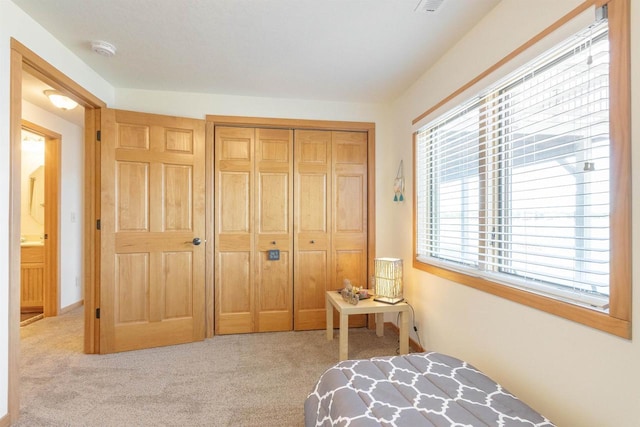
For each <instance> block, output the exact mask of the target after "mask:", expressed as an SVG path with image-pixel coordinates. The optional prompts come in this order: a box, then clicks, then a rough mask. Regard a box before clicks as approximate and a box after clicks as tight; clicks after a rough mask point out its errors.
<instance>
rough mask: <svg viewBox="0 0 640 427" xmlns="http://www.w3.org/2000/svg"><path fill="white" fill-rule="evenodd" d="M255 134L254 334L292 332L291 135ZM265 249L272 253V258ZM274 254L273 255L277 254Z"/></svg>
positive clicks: (270, 131) (286, 132) (285, 131)
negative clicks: (255, 321)
mask: <svg viewBox="0 0 640 427" xmlns="http://www.w3.org/2000/svg"><path fill="white" fill-rule="evenodd" d="M255 132H256V149H255V152H256V155H255V157H256V159H255V167H256V172H255V175H256V185H255V188H256V197H257V199H256V207H257V211H256V216H255V230H256V246H255V248H254V251H255V257H256V264H255V268H256V272H255V287H256V316H257V325H256V326H257V327H256V331H258V332H266V331H290V330H291V329H292V328H293V264H292V251H293V235H292V234H293V193H292V192H293V131H291V130H289V129H256V130H255ZM269 251H272V252H271V254H272V258H271V259H270V257H269V254H270V252H269ZM273 251H277V255H276V253H274V252H273ZM275 258H277V259H275Z"/></svg>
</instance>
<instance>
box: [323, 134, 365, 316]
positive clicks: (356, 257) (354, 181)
mask: <svg viewBox="0 0 640 427" xmlns="http://www.w3.org/2000/svg"><path fill="white" fill-rule="evenodd" d="M331 151H332V182H333V190H332V199H333V203H332V207H333V210H332V215H331V216H332V221H331V223H332V225H333V227H332V236H331V241H332V260H333V263H332V267H331V280H332V282H333V283H337V284H341V283H342V281H343V280H344V279H349V280H350V281H351V283H352V284H353V285H354V286H360V287H367V288H368V287H369V286H368V280H367V235H368V232H367V134H366V133H364V132H333V134H332V150H331ZM365 324H366V318H365V316H364V315H363V316H349V326H352V327H354V326H364V325H365Z"/></svg>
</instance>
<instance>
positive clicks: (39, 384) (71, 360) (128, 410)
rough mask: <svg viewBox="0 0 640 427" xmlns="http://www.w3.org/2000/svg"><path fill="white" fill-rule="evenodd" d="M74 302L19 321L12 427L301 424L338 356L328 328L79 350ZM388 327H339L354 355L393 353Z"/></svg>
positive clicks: (392, 335) (393, 341) (80, 325)
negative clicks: (310, 397)
mask: <svg viewBox="0 0 640 427" xmlns="http://www.w3.org/2000/svg"><path fill="white" fill-rule="evenodd" d="M82 334H83V311H82V307H80V308H78V309H76V310H73V311H71V312H69V313H66V314H63V315H61V316H58V317H49V318H45V319H42V320H40V321H38V322H35V323H32V324H30V325H28V326H25V327H22V328H20V335H21V341H20V345H21V356H20V409H21V410H20V417H19V419H18V421H17V423H15V424H14V426H301V425H303V421H304V400H305V398H306V396H307V394H308V393H309V392H310V391H311V389H312V388H313V386H314V384H315V382H316V380H317V379H318V378H319V377H320V375H321V374H322V373H323V372H324V371H325V370H326V369H327V368H329V367H330V366H332V365H333V364H335V363H336V362H337V360H338V337H337V331H336V336H335V338H334V339H333V341H327V340H326V338H325V331H324V330H322V331H305V332H275V333H260V334H243V335H219V336H215V337H214V338H211V339H207V340H205V341H202V342H197V343H192V344H183V345H176V346H171V347H161V348H154V349H148V350H139V351H132V352H126V353H117V354H109V355H87V354H83V353H82V348H83V347H82V346H83V336H82ZM397 347H398V336H397V334H396V333H395V332H394V331H393V330H390V329H387V330H386V331H385V336H384V337H381V338H378V337H376V334H375V330H368V329H365V328H358V329H350V330H349V356H350V357H351V358H354V359H360V358H368V357H372V356H386V355H394V354H396V352H397Z"/></svg>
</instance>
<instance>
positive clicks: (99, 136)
mask: <svg viewBox="0 0 640 427" xmlns="http://www.w3.org/2000/svg"><path fill="white" fill-rule="evenodd" d="M96 140H97V141H98V142H100V141H102V132H101V131H97V132H96Z"/></svg>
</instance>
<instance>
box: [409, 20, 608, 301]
mask: <svg viewBox="0 0 640 427" xmlns="http://www.w3.org/2000/svg"><path fill="white" fill-rule="evenodd" d="M607 31H608V26H607V22H606V20H601V21H599V22H597V23H594V24H593V25H591V26H590V27H589V28H587V29H585V30H584V31H582V32H581V33H580V34H577V35H576V36H574V37H572V38H571V39H570V40H567V41H566V42H565V43H562V44H561V45H559V46H556V47H555V48H554V49H552V50H551V51H549V52H547V53H545V54H544V55H542V56H540V57H539V58H536V59H535V60H534V61H532V62H530V63H529V64H526V65H525V66H524V67H522V68H520V69H518V70H517V71H516V72H515V73H513V74H512V75H510V76H509V77H508V78H506V79H503V80H502V81H500V82H498V83H497V84H495V85H493V86H492V87H490V88H488V89H487V90H485V91H483V92H482V94H480V95H479V96H477V97H474V98H473V99H471V100H469V101H467V102H465V103H463V104H462V105H459V106H458V107H456V108H454V109H453V110H451V111H449V112H448V113H446V114H445V115H444V116H442V117H440V118H438V119H436V120H434V121H433V122H431V123H429V124H428V125H426V126H425V127H423V128H422V129H420V130H419V131H418V132H417V137H416V159H415V162H416V163H415V174H416V232H417V235H416V256H417V258H418V261H421V262H427V263H432V264H436V265H439V266H442V267H445V268H449V269H453V270H456V271H461V272H463V273H466V274H469V275H473V276H480V277H484V278H487V279H489V280H492V281H494V282H499V283H502V284H505V285H509V286H515V287H519V288H525V289H527V290H530V291H533V292H537V293H542V294H545V295H549V296H553V297H555V298H559V299H562V300H566V301H570V302H574V303H578V304H584V305H588V306H593V307H596V308H599V309H602V310H606V308H607V306H608V295H609V88H608V84H609V46H608V37H607Z"/></svg>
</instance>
